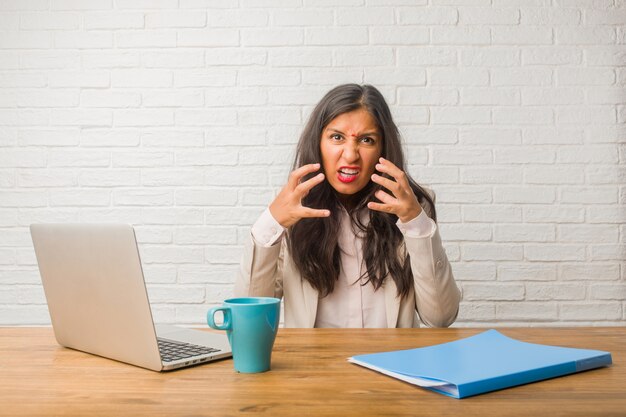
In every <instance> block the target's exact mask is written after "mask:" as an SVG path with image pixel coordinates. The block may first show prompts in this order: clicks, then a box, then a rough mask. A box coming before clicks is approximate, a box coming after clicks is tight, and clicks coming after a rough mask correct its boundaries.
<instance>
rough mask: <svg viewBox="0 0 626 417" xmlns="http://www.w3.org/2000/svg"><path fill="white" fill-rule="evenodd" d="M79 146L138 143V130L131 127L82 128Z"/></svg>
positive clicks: (130, 144) (134, 144) (115, 145)
mask: <svg viewBox="0 0 626 417" xmlns="http://www.w3.org/2000/svg"><path fill="white" fill-rule="evenodd" d="M80 144H81V146H96V147H100V146H102V147H110V146H113V147H120V146H122V147H127V146H137V145H139V131H138V130H133V129H119V128H117V129H83V130H81V132H80Z"/></svg>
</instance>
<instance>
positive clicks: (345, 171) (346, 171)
mask: <svg viewBox="0 0 626 417" xmlns="http://www.w3.org/2000/svg"><path fill="white" fill-rule="evenodd" d="M339 172H341V173H342V174H346V175H356V174H358V173H359V170H358V169H347V168H344V169H342V170H340V171H339Z"/></svg>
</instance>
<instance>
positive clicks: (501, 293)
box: [463, 283, 524, 301]
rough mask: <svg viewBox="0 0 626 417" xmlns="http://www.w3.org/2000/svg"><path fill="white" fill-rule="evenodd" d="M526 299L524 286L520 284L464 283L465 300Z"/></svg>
mask: <svg viewBox="0 0 626 417" xmlns="http://www.w3.org/2000/svg"><path fill="white" fill-rule="evenodd" d="M523 299H524V286H523V285H520V284H503V283H497V284H473V283H472V284H470V283H463V300H465V301H517V300H523Z"/></svg>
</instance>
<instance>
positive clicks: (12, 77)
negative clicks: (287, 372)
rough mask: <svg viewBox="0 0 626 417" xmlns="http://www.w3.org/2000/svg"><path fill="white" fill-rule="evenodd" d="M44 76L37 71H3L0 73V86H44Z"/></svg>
mask: <svg viewBox="0 0 626 417" xmlns="http://www.w3.org/2000/svg"><path fill="white" fill-rule="evenodd" d="M45 78H46V77H45V76H44V75H43V74H39V73H30V74H20V73H11V72H5V73H1V74H0V87H3V88H6V87H8V88H20V87H45V86H46V81H45Z"/></svg>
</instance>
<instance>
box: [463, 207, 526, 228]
mask: <svg viewBox="0 0 626 417" xmlns="http://www.w3.org/2000/svg"><path fill="white" fill-rule="evenodd" d="M463 221H464V222H465V223H468V222H482V223H498V222H509V223H510V222H521V221H522V209H521V208H520V207H512V206H500V205H487V206H481V205H475V204H474V205H467V206H464V207H463Z"/></svg>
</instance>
